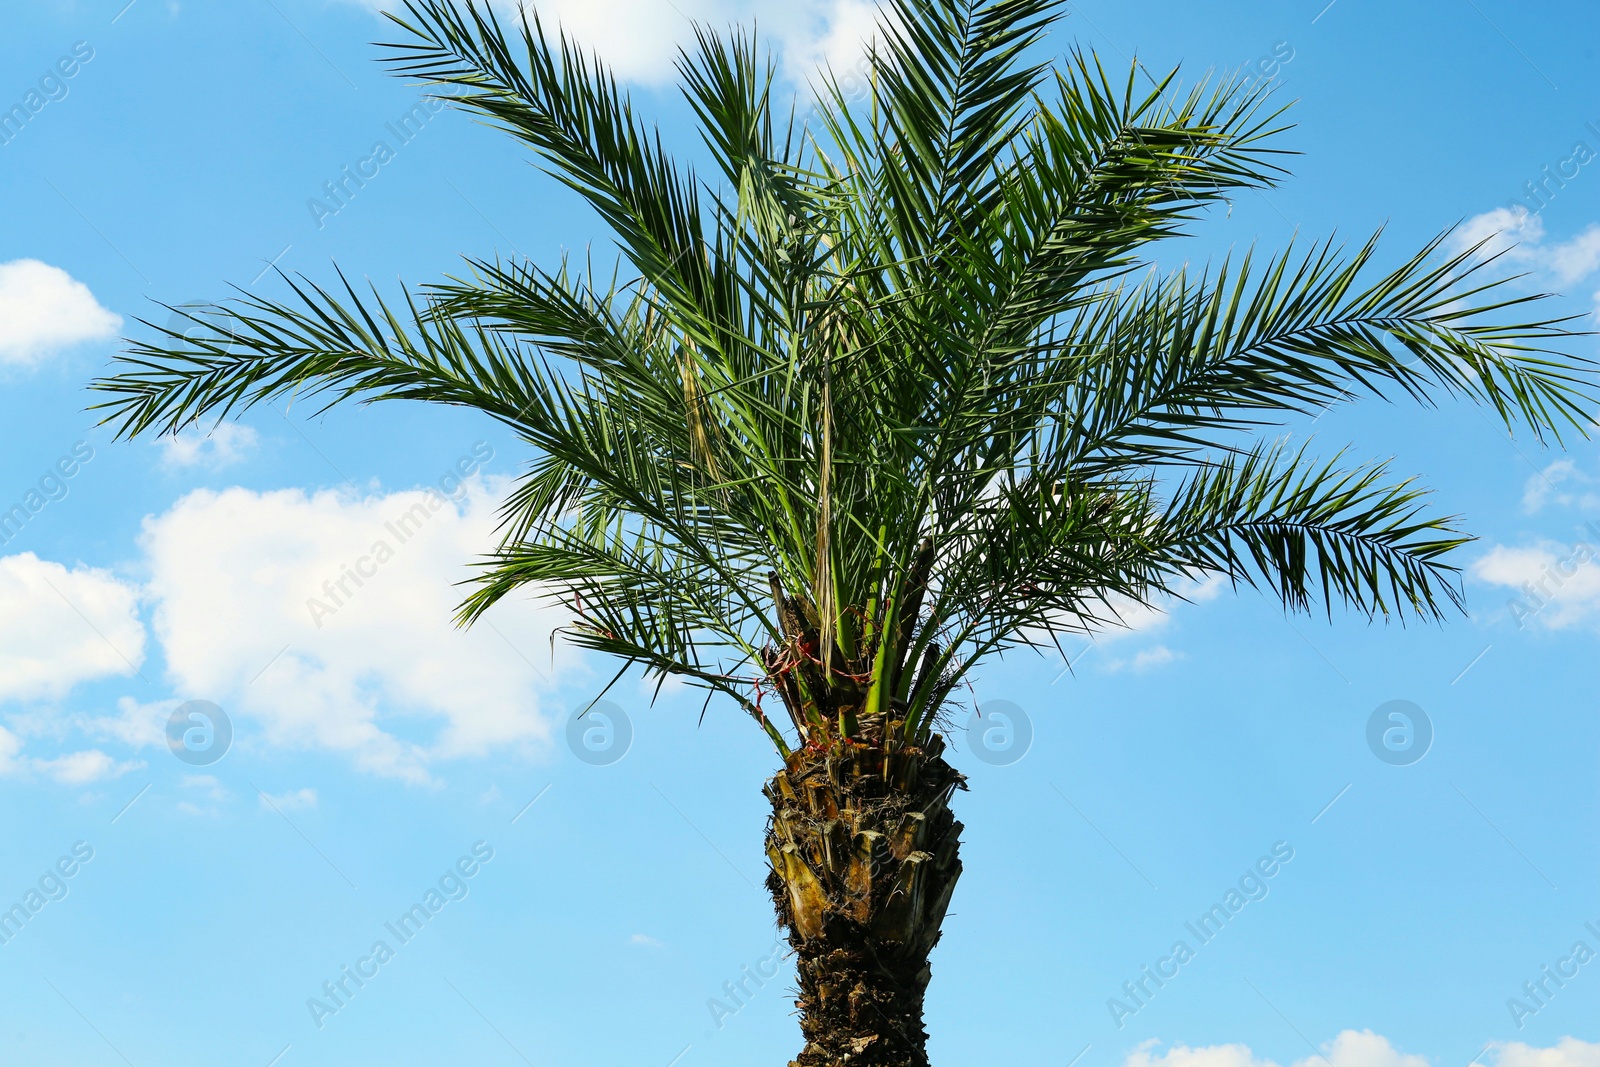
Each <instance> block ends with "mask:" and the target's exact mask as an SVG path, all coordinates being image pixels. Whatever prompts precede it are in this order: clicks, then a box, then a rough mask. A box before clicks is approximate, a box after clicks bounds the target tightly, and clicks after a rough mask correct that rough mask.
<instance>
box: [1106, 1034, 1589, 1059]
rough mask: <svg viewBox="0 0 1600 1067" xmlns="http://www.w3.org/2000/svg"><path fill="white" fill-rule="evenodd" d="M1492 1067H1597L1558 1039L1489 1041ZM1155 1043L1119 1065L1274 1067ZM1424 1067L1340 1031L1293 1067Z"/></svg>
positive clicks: (1231, 1053) (1213, 1050)
mask: <svg viewBox="0 0 1600 1067" xmlns="http://www.w3.org/2000/svg"><path fill="white" fill-rule="evenodd" d="M1493 1047H1494V1049H1495V1054H1496V1056H1497V1057H1498V1058H1497V1060H1496V1062H1495V1067H1600V1044H1590V1043H1589V1042H1586V1041H1580V1040H1578V1039H1577V1038H1574V1037H1564V1038H1562V1039H1561V1040H1560V1041H1558V1042H1557V1043H1556V1044H1555V1045H1554V1046H1552V1047H1550V1048H1533V1047H1530V1046H1528V1045H1523V1044H1520V1043H1518V1042H1514V1041H1512V1042H1505V1043H1499V1042H1497V1043H1495V1045H1494V1046H1493ZM1158 1049H1159V1042H1157V1041H1154V1040H1151V1041H1146V1042H1144V1043H1143V1044H1142V1045H1140V1046H1139V1047H1138V1048H1137V1049H1135V1050H1134V1051H1133V1052H1132V1053H1131V1054H1129V1056H1128V1057H1127V1059H1125V1060H1124V1061H1123V1067H1278V1065H1277V1063H1275V1062H1274V1061H1272V1060H1269V1059H1265V1058H1257V1057H1256V1055H1255V1053H1254V1052H1252V1051H1251V1050H1250V1047H1249V1046H1248V1045H1242V1044H1234V1045H1206V1046H1202V1047H1200V1048H1190V1047H1189V1046H1187V1045H1173V1046H1172V1047H1171V1048H1169V1049H1167V1050H1166V1051H1165V1052H1161V1051H1158ZM1329 1065H1331V1067H1430V1064H1429V1063H1428V1059H1427V1057H1425V1056H1418V1055H1413V1054H1408V1053H1403V1052H1401V1051H1399V1050H1398V1049H1396V1048H1395V1047H1394V1046H1393V1045H1392V1044H1390V1043H1389V1040H1388V1039H1387V1038H1385V1037H1383V1036H1382V1035H1381V1034H1375V1033H1373V1032H1372V1031H1371V1030H1345V1031H1344V1032H1342V1033H1340V1034H1339V1036H1338V1037H1335V1038H1334V1039H1333V1040H1332V1041H1327V1042H1324V1043H1323V1045H1322V1055H1320V1056H1307V1057H1305V1058H1304V1059H1299V1060H1296V1061H1295V1062H1294V1065H1293V1067H1329Z"/></svg>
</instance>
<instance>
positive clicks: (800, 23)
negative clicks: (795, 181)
mask: <svg viewBox="0 0 1600 1067" xmlns="http://www.w3.org/2000/svg"><path fill="white" fill-rule="evenodd" d="M354 2H356V3H361V4H363V5H365V6H366V7H369V8H372V9H373V10H395V9H396V8H398V7H399V6H400V4H399V0H354ZM495 2H496V6H498V7H500V8H501V9H502V11H503V12H504V13H508V14H510V15H511V16H512V17H513V18H515V12H516V10H517V8H518V7H519V6H520V5H519V4H518V3H515V2H513V0H495ZM538 11H539V15H540V17H541V18H543V19H544V20H545V26H546V29H547V30H553V29H554V28H555V27H557V26H559V27H560V28H561V29H562V30H564V31H565V32H566V33H568V34H569V35H570V36H572V37H573V38H574V39H575V40H577V41H578V43H579V44H580V45H582V46H583V47H584V48H586V49H593V50H594V51H596V52H598V53H599V54H600V55H601V57H602V58H604V59H605V61H606V62H607V63H608V64H609V65H610V66H611V68H612V69H613V70H614V71H615V72H616V74H617V76H618V77H620V78H623V79H625V80H628V81H636V82H642V83H645V84H662V83H667V82H671V81H673V80H674V79H675V77H676V72H675V69H674V66H673V64H674V61H675V60H676V59H677V56H678V49H679V47H681V46H687V45H691V44H692V43H693V41H694V35H693V30H692V28H691V26H690V22H691V20H693V21H695V22H700V23H703V24H707V25H710V26H712V27H717V28H720V27H723V26H726V25H728V24H730V23H742V24H745V25H749V24H751V23H752V22H754V23H756V24H757V25H759V27H760V29H761V33H762V36H763V38H764V39H765V40H766V41H767V42H768V43H769V44H776V45H778V46H779V48H780V51H781V52H782V55H783V62H784V69H785V71H786V72H787V73H788V75H789V77H790V78H791V80H792V81H793V82H794V83H795V84H796V85H804V84H806V83H807V82H808V81H809V80H810V76H811V74H812V73H813V72H814V71H815V70H816V69H817V67H818V65H819V64H820V63H822V62H824V61H826V62H830V63H832V64H833V65H834V68H835V69H836V70H842V69H843V68H844V67H846V66H849V65H850V64H852V63H854V62H855V61H856V60H857V59H858V58H859V57H860V56H861V55H862V54H863V53H864V51H865V50H864V48H863V46H862V42H863V41H864V40H865V39H866V38H867V37H869V36H871V34H872V31H873V29H874V28H875V26H876V19H877V11H878V9H877V6H876V4H874V3H871V2H869V0H826V2H824V3H820V4H815V3H813V4H794V3H779V2H776V0H544V2H542V3H540V4H539V5H538Z"/></svg>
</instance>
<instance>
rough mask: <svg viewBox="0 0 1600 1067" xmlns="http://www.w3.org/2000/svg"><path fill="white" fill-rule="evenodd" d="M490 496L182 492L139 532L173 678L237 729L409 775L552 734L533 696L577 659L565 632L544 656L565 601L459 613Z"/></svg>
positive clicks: (414, 777)
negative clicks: (465, 622)
mask: <svg viewBox="0 0 1600 1067" xmlns="http://www.w3.org/2000/svg"><path fill="white" fill-rule="evenodd" d="M493 488H494V490H496V491H498V490H499V489H501V488H503V486H500V485H496V486H494V487H493ZM495 503H496V498H495V496H494V493H493V492H491V489H490V487H487V486H485V485H484V484H482V483H481V482H479V481H473V482H471V483H469V485H468V486H467V487H466V488H465V489H464V490H463V492H462V494H461V499H460V501H459V502H458V503H452V502H451V501H449V500H447V499H446V498H445V497H444V496H442V495H440V494H439V493H437V492H434V491H431V490H429V491H424V490H410V491H404V492H397V493H390V494H387V495H375V496H368V497H365V498H361V499H356V498H354V497H351V496H349V495H346V494H340V493H334V492H331V491H324V492H319V493H315V494H311V495H308V494H306V493H304V492H302V491H300V490H281V491H276V492H264V493H258V492H253V491H250V490H246V489H239V488H234V489H228V490H226V491H224V492H213V491H210V490H202V491H197V492H194V493H191V494H189V495H188V496H186V497H184V498H183V499H181V500H180V501H178V503H177V504H175V505H174V506H173V507H172V509H171V510H169V511H168V512H166V513H165V514H163V515H161V516H159V517H156V518H152V519H147V520H146V523H145V531H144V535H143V545H144V548H145V551H146V554H147V558H148V563H149V567H150V571H151V578H150V584H149V586H148V590H149V593H150V595H151V596H152V598H153V599H154V601H155V604H156V608H155V618H154V625H155V630H156V633H157V636H158V637H159V639H160V641H161V644H162V647H163V649H164V651H165V654H166V661H167V669H168V673H169V675H170V676H171V678H172V680H173V681H174V682H175V683H176V684H177V687H178V688H179V690H180V691H182V692H184V693H186V694H189V695H191V696H196V697H204V698H206V699H209V700H213V701H216V702H217V703H218V704H220V705H222V706H223V707H224V708H225V709H226V710H227V711H228V712H229V713H230V714H232V715H233V716H234V721H235V729H236V732H237V731H239V729H240V726H239V724H240V722H241V721H242V720H251V721H253V722H254V723H257V724H259V725H260V727H261V730H262V737H261V739H262V740H264V741H265V743H267V744H270V745H277V746H283V747H289V748H323V749H330V750H333V751H337V752H342V753H345V754H346V755H348V756H350V757H351V758H353V759H354V760H355V762H356V764H357V765H358V766H360V767H361V768H363V769H365V770H368V771H371V772H374V773H380V774H386V775H393V776H397V777H401V778H404V779H407V780H410V781H416V782H423V781H427V780H429V778H430V775H429V770H428V767H429V765H430V764H431V763H432V762H433V761H434V760H436V759H441V758H450V757H457V756H467V755H482V754H485V753H488V752H490V751H503V750H506V749H508V748H509V749H513V750H515V749H518V748H525V747H528V746H536V745H539V744H541V743H543V742H545V741H546V740H548V738H549V736H550V722H549V720H548V718H547V717H546V716H545V715H544V714H541V710H540V701H541V698H542V697H547V696H548V695H549V694H550V693H551V692H552V690H553V687H554V684H555V682H556V680H558V679H560V678H562V677H563V676H565V675H566V674H567V673H568V672H569V671H571V670H573V669H575V668H576V666H577V664H578V662H579V661H578V660H577V658H576V654H575V653H574V652H572V651H571V650H570V649H568V648H566V647H565V646H564V645H563V646H558V651H557V653H556V658H555V665H554V667H552V666H551V664H550V657H551V653H550V651H549V649H550V644H549V638H550V634H551V631H552V629H553V628H554V627H555V626H557V625H559V624H560V623H561V622H563V621H564V620H565V615H564V613H562V612H560V611H559V610H557V609H552V608H536V607H534V606H533V605H531V604H529V603H527V602H526V600H524V601H522V602H516V603H512V602H507V603H503V604H501V605H499V606H497V607H496V608H495V609H494V610H493V611H491V612H490V613H489V614H488V615H487V616H486V617H485V618H484V619H482V620H480V621H479V623H478V624H477V625H476V626H475V627H473V629H472V630H471V631H462V630H460V629H458V628H457V627H456V626H455V625H454V624H453V622H452V619H453V616H454V610H455V607H456V605H457V604H458V603H459V601H460V599H461V597H462V596H463V594H464V590H463V588H462V587H461V586H460V585H459V584H458V583H460V582H462V581H463V580H464V579H466V578H468V577H469V575H470V573H471V571H470V570H469V565H470V563H471V561H473V560H474V559H476V558H479V557H480V556H481V555H482V554H483V553H484V552H486V551H487V550H489V549H490V548H491V547H492V546H493V544H494V543H495V537H494V509H495ZM358 570H359V571H360V572H363V573H357V571H358ZM535 662H537V664H538V665H537V666H535Z"/></svg>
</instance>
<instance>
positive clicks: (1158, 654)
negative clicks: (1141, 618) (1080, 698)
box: [1106, 645, 1184, 674]
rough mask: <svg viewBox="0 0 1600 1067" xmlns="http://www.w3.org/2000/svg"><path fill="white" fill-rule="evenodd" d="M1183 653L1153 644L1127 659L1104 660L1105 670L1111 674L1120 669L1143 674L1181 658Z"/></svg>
mask: <svg viewBox="0 0 1600 1067" xmlns="http://www.w3.org/2000/svg"><path fill="white" fill-rule="evenodd" d="M1183 658H1184V657H1183V653H1181V652H1174V651H1172V649H1170V648H1168V647H1167V646H1166V645H1155V646H1152V647H1150V648H1146V649H1142V650H1140V651H1139V652H1137V653H1135V654H1134V655H1133V656H1131V657H1129V658H1127V659H1113V660H1108V661H1107V662H1106V670H1108V671H1111V672H1112V673H1113V674H1115V673H1118V672H1121V671H1132V672H1133V673H1135V674H1143V673H1144V672H1145V671H1149V670H1154V669H1155V668H1157V667H1164V666H1166V665H1167V664H1168V663H1171V662H1173V661H1174V660H1180V659H1183Z"/></svg>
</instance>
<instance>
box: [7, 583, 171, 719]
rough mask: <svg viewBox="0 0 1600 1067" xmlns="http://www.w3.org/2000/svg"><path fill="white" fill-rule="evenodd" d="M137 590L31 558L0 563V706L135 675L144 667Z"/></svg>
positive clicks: (142, 632) (58, 694) (57, 695)
mask: <svg viewBox="0 0 1600 1067" xmlns="http://www.w3.org/2000/svg"><path fill="white" fill-rule="evenodd" d="M138 599H139V598H138V590H137V589H136V588H135V587H134V586H133V585H131V584H128V583H125V582H122V581H120V580H118V579H117V578H116V577H115V576H114V575H112V574H111V572H109V571H105V570H99V569H96V568H92V567H77V568H75V569H73V570H68V569H67V568H66V567H64V566H62V565H61V564H59V563H52V562H50V561H48V560H42V559H40V558H39V557H37V556H35V555H34V554H33V553H32V552H24V553H22V554H21V555H17V556H3V557H0V700H32V699H38V698H42V697H59V696H61V695H62V694H64V693H66V692H67V691H68V690H69V689H71V688H72V687H73V686H74V685H77V684H78V683H79V682H85V681H89V680H91V679H94V678H103V677H107V676H110V675H126V674H132V673H134V671H135V669H136V667H137V665H138V664H139V663H140V662H142V660H143V659H144V640H145V633H144V625H143V623H141V622H140V621H139V616H138Z"/></svg>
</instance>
